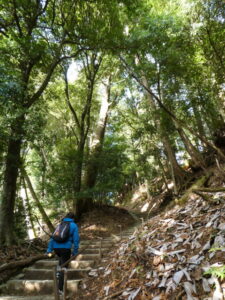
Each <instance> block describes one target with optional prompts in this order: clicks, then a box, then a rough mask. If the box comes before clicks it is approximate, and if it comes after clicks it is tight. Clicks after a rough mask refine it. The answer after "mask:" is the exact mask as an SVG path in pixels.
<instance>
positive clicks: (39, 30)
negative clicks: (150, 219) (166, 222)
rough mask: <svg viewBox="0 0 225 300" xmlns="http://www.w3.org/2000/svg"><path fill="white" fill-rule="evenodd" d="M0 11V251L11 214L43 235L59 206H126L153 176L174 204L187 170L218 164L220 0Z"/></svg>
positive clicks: (8, 6) (16, 4)
mask: <svg viewBox="0 0 225 300" xmlns="http://www.w3.org/2000/svg"><path fill="white" fill-rule="evenodd" d="M0 8H1V12H0V53H1V58H0V138H1V143H0V182H1V189H0V195H1V202H0V205H1V209H0V241H1V242H2V244H4V243H5V244H11V243H13V242H14V241H15V239H16V237H18V235H17V234H16V231H18V232H20V229H18V224H15V217H17V218H18V214H19V215H20V214H21V215H23V214H26V215H27V216H29V222H30V223H31V224H33V230H34V232H35V224H34V223H35V216H39V217H41V219H42V221H43V223H45V224H46V225H47V227H48V228H49V230H51V229H52V224H51V219H52V218H53V217H54V215H55V214H56V213H57V212H60V211H64V210H65V208H66V209H67V210H73V211H74V212H76V214H77V215H81V214H82V213H83V212H85V211H87V210H89V209H91V208H92V207H93V206H94V205H96V204H97V205H100V204H101V205H102V204H113V205H114V204H116V203H120V204H123V201H125V198H126V197H125V195H126V193H127V192H128V191H129V190H131V189H132V188H134V187H135V186H137V185H139V184H142V183H143V182H145V183H147V184H148V183H149V182H151V181H152V180H153V179H154V178H155V177H156V176H158V177H161V178H162V181H163V182H164V184H165V185H166V186H168V184H169V183H171V182H172V183H173V190H172V193H173V194H174V195H177V194H179V193H180V192H181V191H182V189H183V186H184V182H185V180H189V178H190V177H191V176H192V175H193V170H196V169H202V170H204V169H205V168H206V167H207V166H208V165H210V164H212V163H214V162H217V164H219V163H220V161H224V159H225V154H224V152H223V150H222V147H223V142H224V141H223V139H222V138H221V132H223V130H224V128H225V126H224V117H225V111H224V101H223V97H224V61H225V53H224V42H223V41H224V38H225V32H224V19H225V16H224V12H225V9H224V3H223V2H222V1H219V0H203V1H194V0H184V1H178V0H172V1H169V2H165V1H161V0H157V1H152V0H141V1H130V0H121V1H117V0H113V1H106V0H94V1H80V0H76V1H71V0H70V1H68V0H62V1H58V0H45V1H41V0H32V1H28V0H8V1H5V0H0ZM222 136H223V134H222ZM187 165H188V166H189V167H190V168H191V170H192V172H191V170H189V171H188V170H187ZM20 235H21V236H20ZM23 235H24V232H22V233H21V234H19V238H23Z"/></svg>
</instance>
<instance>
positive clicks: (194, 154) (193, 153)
mask: <svg viewBox="0 0 225 300" xmlns="http://www.w3.org/2000/svg"><path fill="white" fill-rule="evenodd" d="M177 131H178V133H179V135H180V137H181V139H182V141H183V143H184V146H185V148H186V150H187V152H188V154H189V155H190V157H191V159H192V160H193V162H194V164H195V166H200V167H201V168H203V169H204V168H205V162H204V160H203V157H202V155H201V154H200V152H199V151H198V150H197V149H196V148H195V147H194V146H193V145H192V143H191V141H190V140H189V138H188V137H187V135H186V134H185V132H184V131H183V129H182V128H181V127H179V126H177Z"/></svg>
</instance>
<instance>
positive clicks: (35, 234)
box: [23, 178, 37, 238]
mask: <svg viewBox="0 0 225 300" xmlns="http://www.w3.org/2000/svg"><path fill="white" fill-rule="evenodd" d="M23 185H24V191H25V197H24V199H25V208H26V211H27V216H28V221H29V225H30V226H31V230H32V232H33V236H34V237H35V238H37V233H36V229H35V226H34V220H33V216H32V213H31V205H30V200H29V197H28V192H27V187H26V182H25V180H24V178H23Z"/></svg>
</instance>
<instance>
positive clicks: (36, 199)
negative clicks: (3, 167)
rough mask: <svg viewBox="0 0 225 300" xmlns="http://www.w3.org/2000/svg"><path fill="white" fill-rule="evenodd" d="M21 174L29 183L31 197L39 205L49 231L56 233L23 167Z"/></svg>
mask: <svg viewBox="0 0 225 300" xmlns="http://www.w3.org/2000/svg"><path fill="white" fill-rule="evenodd" d="M21 173H22V176H23V177H24V179H25V181H26V183H27V186H28V188H29V190H30V193H31V195H32V197H33V199H34V202H35V204H36V205H37V207H38V209H39V212H40V214H41V216H42V219H43V220H44V222H45V224H46V225H47V227H48V229H49V231H50V232H53V231H54V226H53V225H52V223H51V221H50V219H49V217H48V216H47V214H46V212H45V210H44V208H43V206H42V204H41V202H40V201H39V199H38V196H37V195H36V193H35V191H34V188H33V186H32V183H31V181H30V178H29V176H28V174H27V172H26V170H25V169H24V168H23V167H21Z"/></svg>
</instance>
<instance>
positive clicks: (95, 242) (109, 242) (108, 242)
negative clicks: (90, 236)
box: [80, 238, 115, 248]
mask: <svg viewBox="0 0 225 300" xmlns="http://www.w3.org/2000/svg"><path fill="white" fill-rule="evenodd" d="M114 243H115V239H114V238H110V239H107V240H102V245H104V247H108V246H111V245H112V244H114ZM100 244H101V241H100V240H91V241H82V242H80V248H81V247H86V246H91V245H93V246H99V245H100Z"/></svg>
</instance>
